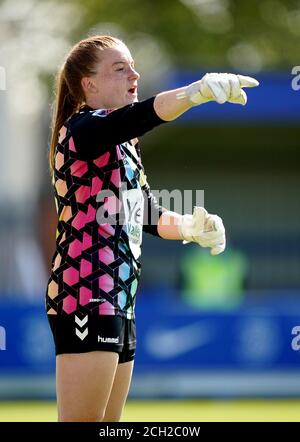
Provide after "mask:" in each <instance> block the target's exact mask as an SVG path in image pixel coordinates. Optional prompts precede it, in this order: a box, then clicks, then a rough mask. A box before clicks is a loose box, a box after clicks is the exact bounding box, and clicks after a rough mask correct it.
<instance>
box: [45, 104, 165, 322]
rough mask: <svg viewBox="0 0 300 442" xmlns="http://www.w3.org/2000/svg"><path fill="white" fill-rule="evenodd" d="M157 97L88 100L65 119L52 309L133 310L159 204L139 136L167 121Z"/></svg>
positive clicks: (58, 164)
mask: <svg viewBox="0 0 300 442" xmlns="http://www.w3.org/2000/svg"><path fill="white" fill-rule="evenodd" d="M153 102H154V97H152V98H149V99H147V100H144V101H142V102H138V103H132V104H130V105H127V106H125V107H123V108H120V109H117V110H113V111H110V110H102V109H97V110H94V109H92V108H91V107H89V106H87V105H85V106H84V107H82V108H81V109H80V110H79V111H78V112H76V113H74V114H73V115H72V116H71V117H70V118H69V119H68V120H67V121H66V122H65V124H64V126H63V128H62V130H61V133H60V139H59V142H58V144H57V147H56V152H55V166H54V173H53V188H54V196H55V203H56V209H57V213H58V224H57V231H56V249H55V253H54V256H53V258H52V268H51V274H50V278H49V281H48V284H47V291H46V306H47V313H48V314H58V315H70V314H71V313H74V312H77V311H80V312H81V313H83V314H85V313H87V312H91V310H92V311H93V313H94V314H95V313H96V314H99V315H119V316H123V317H126V318H128V319H132V318H134V306H135V297H136V291H137V286H138V282H139V278H140V272H141V264H140V261H139V258H140V253H141V250H140V247H141V243H142V232H143V231H145V232H148V233H151V234H153V235H156V236H158V233H157V222H158V219H159V217H160V215H161V214H162V212H163V211H164V210H166V209H164V208H163V207H161V206H159V204H158V202H157V200H156V199H155V197H154V196H153V194H152V192H151V190H150V187H149V185H148V183H147V179H146V175H145V172H144V168H143V165H142V162H141V153H140V149H139V145H138V141H137V137H138V136H141V135H143V134H144V133H145V132H147V131H149V130H151V129H153V128H154V127H155V126H158V125H160V124H162V123H164V120H162V119H160V118H159V117H158V115H157V114H156V112H155V110H154V107H153Z"/></svg>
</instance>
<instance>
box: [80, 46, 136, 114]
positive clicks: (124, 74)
mask: <svg viewBox="0 0 300 442" xmlns="http://www.w3.org/2000/svg"><path fill="white" fill-rule="evenodd" d="M139 78H140V75H139V74H138V73H137V72H136V70H135V69H134V61H133V59H132V56H131V54H130V52H129V50H128V48H127V47H126V46H125V45H123V44H122V45H121V44H120V45H118V46H116V47H115V48H106V49H103V50H102V51H101V53H100V60H99V63H98V65H97V66H96V73H95V74H94V75H92V76H90V77H85V78H83V79H82V87H83V90H84V93H85V97H86V102H87V103H88V104H89V103H91V106H92V107H94V108H104V109H117V108H120V107H123V106H126V105H127V104H131V103H133V102H135V101H138V94H137V86H138V80H139Z"/></svg>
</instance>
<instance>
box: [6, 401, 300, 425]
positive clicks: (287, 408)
mask: <svg viewBox="0 0 300 442" xmlns="http://www.w3.org/2000/svg"><path fill="white" fill-rule="evenodd" d="M56 420H57V418H56V405H55V403H54V402H52V401H41V402H39V401H24V402H23V401H16V402H14V401H8V402H6V401H3V402H0V422H51V421H52V422H55V421H56ZM122 420H123V421H124V422H180V421H181V422H214V421H215V422H217V421H223V422H238V421H246V422H247V421H248V422H251V421H252V422H261V421H262V422H266V421H292V422H300V400H227V401H226V400H224V401H220V400H218V401H217V400H199V401H197V400H194V401H170V400H168V401H135V400H129V401H128V402H127V404H126V407H125V411H124V414H123V419H122Z"/></svg>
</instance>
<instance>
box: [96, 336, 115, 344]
mask: <svg viewBox="0 0 300 442" xmlns="http://www.w3.org/2000/svg"><path fill="white" fill-rule="evenodd" d="M98 342H102V343H107V344H118V343H119V337H117V338H102V336H99V335H98Z"/></svg>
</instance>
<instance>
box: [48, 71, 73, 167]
mask: <svg viewBox="0 0 300 442" xmlns="http://www.w3.org/2000/svg"><path fill="white" fill-rule="evenodd" d="M77 107H78V103H76V101H75V100H74V99H73V97H72V96H71V94H70V91H69V87H68V85H67V83H66V80H65V75H64V70H62V71H61V72H59V74H58V77H57V80H56V98H55V100H54V103H53V105H52V112H53V113H52V115H53V117H52V125H51V142H50V150H49V166H50V171H51V173H53V171H54V158H55V148H56V145H57V143H58V139H59V131H60V129H61V127H62V126H63V124H64V122H65V121H66V120H67V118H69V117H70V116H71V115H72V114H73V113H74V112H75V111H76V109H77Z"/></svg>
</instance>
